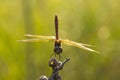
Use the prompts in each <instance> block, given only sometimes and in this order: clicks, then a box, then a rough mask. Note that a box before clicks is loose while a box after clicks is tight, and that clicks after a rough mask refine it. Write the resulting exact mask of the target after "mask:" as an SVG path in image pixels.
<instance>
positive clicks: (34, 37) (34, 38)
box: [18, 34, 55, 42]
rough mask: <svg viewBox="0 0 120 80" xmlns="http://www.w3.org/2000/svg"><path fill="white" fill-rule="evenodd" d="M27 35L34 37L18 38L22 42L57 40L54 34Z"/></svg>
mask: <svg viewBox="0 0 120 80" xmlns="http://www.w3.org/2000/svg"><path fill="white" fill-rule="evenodd" d="M25 36H29V37H32V38H31V39H23V40H18V41H20V42H48V41H55V37H54V36H41V35H31V34H26V35H25Z"/></svg>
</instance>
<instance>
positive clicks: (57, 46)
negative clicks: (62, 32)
mask: <svg viewBox="0 0 120 80" xmlns="http://www.w3.org/2000/svg"><path fill="white" fill-rule="evenodd" d="M54 52H55V53H56V54H60V53H62V47H61V42H57V41H55V45H54Z"/></svg>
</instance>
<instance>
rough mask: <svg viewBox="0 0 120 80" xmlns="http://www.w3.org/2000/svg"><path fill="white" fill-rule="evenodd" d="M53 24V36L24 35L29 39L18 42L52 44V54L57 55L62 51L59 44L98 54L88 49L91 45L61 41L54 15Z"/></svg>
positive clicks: (67, 40)
mask: <svg viewBox="0 0 120 80" xmlns="http://www.w3.org/2000/svg"><path fill="white" fill-rule="evenodd" d="M54 24H55V36H42V35H31V34H26V35H25V36H27V37H30V39H23V40H19V41H21V42H54V53H55V54H57V55H60V54H61V53H62V51H63V49H62V46H61V44H62V43H64V44H67V45H71V46H75V47H78V48H81V49H84V50H87V51H91V52H95V53H99V52H98V51H96V50H93V49H91V48H89V47H90V46H92V45H89V44H84V43H78V42H75V41H72V40H69V39H62V38H59V34H58V33H59V32H58V16H57V15H55V19H54Z"/></svg>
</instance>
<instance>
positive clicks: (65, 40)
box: [61, 39, 99, 53]
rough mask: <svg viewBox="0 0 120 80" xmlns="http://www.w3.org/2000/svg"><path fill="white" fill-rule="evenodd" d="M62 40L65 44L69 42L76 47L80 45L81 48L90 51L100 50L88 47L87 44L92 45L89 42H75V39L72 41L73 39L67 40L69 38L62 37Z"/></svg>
mask: <svg viewBox="0 0 120 80" xmlns="http://www.w3.org/2000/svg"><path fill="white" fill-rule="evenodd" d="M61 41H62V42H63V43H64V44H67V45H71V46H75V47H78V48H81V49H85V50H88V51H91V52H96V53H99V52H98V51H95V50H93V49H90V48H88V47H86V46H91V45H89V44H83V43H77V42H74V41H71V40H67V39H62V40H61Z"/></svg>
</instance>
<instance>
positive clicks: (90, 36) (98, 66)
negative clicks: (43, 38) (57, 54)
mask: <svg viewBox="0 0 120 80" xmlns="http://www.w3.org/2000/svg"><path fill="white" fill-rule="evenodd" d="M55 14H57V15H58V17H59V34H60V36H61V37H62V38H67V39H70V40H74V41H77V42H82V43H88V44H92V45H94V46H95V47H93V49H95V50H98V51H100V54H96V53H92V52H89V51H85V50H82V49H79V48H76V47H71V46H68V45H64V44H63V45H62V46H63V49H64V50H63V53H62V56H63V58H66V57H70V58H71V61H70V62H68V63H67V64H66V65H65V67H64V70H62V71H60V74H61V75H62V76H63V80H120V58H119V57H120V49H119V47H120V0H64V1H63V0H0V80H36V79H38V78H39V76H40V75H46V76H50V74H51V68H50V67H49V66H48V61H49V59H50V55H51V54H52V53H53V47H54V46H53V43H40V42H36V43H21V42H17V40H20V39H24V38H25V37H24V35H25V34H26V33H29V34H36V35H55V33H54V16H55Z"/></svg>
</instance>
